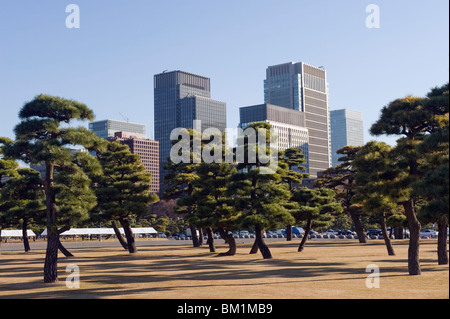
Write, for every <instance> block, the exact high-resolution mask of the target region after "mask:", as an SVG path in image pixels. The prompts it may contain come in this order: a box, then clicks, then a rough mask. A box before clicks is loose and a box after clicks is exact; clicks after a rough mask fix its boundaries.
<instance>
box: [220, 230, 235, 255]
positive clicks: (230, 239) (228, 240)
mask: <svg viewBox="0 0 450 319" xmlns="http://www.w3.org/2000/svg"><path fill="white" fill-rule="evenodd" d="M219 233H220V236H221V237H222V238H223V239H225V241H226V243H227V244H228V247H229V249H228V251H227V252H226V253H221V254H219V256H234V255H235V254H236V241H235V240H234V237H233V235H230V234H228V231H227V230H226V229H223V228H222V227H219Z"/></svg>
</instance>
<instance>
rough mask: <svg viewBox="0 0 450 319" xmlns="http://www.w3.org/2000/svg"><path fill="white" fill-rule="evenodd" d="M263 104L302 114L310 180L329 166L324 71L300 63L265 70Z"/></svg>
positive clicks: (326, 92)
mask: <svg viewBox="0 0 450 319" xmlns="http://www.w3.org/2000/svg"><path fill="white" fill-rule="evenodd" d="M264 100H265V103H270V104H274V105H279V106H282V107H286V108H289V109H293V110H297V111H300V112H303V113H304V115H305V116H304V123H299V124H298V125H300V126H304V127H306V128H307V129H308V134H309V156H308V158H309V172H310V177H311V178H316V177H317V173H318V172H320V171H324V170H326V169H327V168H329V167H330V166H331V141H330V116H329V113H330V112H329V107H328V83H327V77H326V71H325V70H324V69H323V68H322V67H319V68H318V67H315V66H312V65H309V64H306V63H303V62H299V63H293V62H290V63H284V64H279V65H274V66H269V67H268V68H267V70H266V80H265V81H264Z"/></svg>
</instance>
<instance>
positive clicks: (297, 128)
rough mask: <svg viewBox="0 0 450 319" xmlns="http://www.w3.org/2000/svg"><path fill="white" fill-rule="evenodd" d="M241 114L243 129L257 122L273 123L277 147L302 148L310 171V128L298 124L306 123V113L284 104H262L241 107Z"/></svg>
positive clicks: (282, 148)
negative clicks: (291, 108) (283, 105)
mask: <svg viewBox="0 0 450 319" xmlns="http://www.w3.org/2000/svg"><path fill="white" fill-rule="evenodd" d="M239 116H240V123H239V127H240V128H242V129H245V128H246V127H247V126H248V125H249V124H250V123H257V122H266V123H269V124H270V125H272V128H273V129H274V131H275V135H276V137H277V139H276V141H277V144H276V147H277V149H278V150H280V151H283V150H285V149H288V148H292V147H298V148H300V149H301V150H302V153H303V154H304V155H305V159H306V161H307V163H306V164H305V167H306V172H307V173H309V165H308V163H309V160H308V154H309V151H308V129H307V128H305V127H304V126H301V125H299V124H298V123H304V121H305V119H304V117H305V114H304V113H302V112H299V111H296V110H290V109H288V108H286V107H282V106H277V105H272V104H260V105H252V106H246V107H241V108H239Z"/></svg>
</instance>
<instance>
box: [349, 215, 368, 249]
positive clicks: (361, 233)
mask: <svg viewBox="0 0 450 319" xmlns="http://www.w3.org/2000/svg"><path fill="white" fill-rule="evenodd" d="M349 215H350V218H351V219H352V221H353V226H355V232H356V234H357V235H358V240H359V243H360V244H365V243H366V242H367V241H366V234H365V233H364V229H363V227H362V224H361V219H360V218H359V214H357V213H354V212H352V211H351V209H349Z"/></svg>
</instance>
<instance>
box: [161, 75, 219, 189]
mask: <svg viewBox="0 0 450 319" xmlns="http://www.w3.org/2000/svg"><path fill="white" fill-rule="evenodd" d="M194 120H200V121H201V128H196V129H198V130H202V131H203V130H205V129H206V128H209V127H215V128H218V129H220V130H221V131H222V132H224V131H225V128H226V103H224V102H220V101H215V100H212V99H211V91H210V79H209V78H207V77H204V76H200V75H196V74H192V73H188V72H183V71H172V72H163V73H161V74H157V75H155V76H154V121H155V140H156V141H158V142H159V157H160V190H161V192H163V191H164V190H165V187H164V176H165V175H166V174H165V170H164V166H165V165H166V164H167V158H168V157H169V155H170V149H171V148H172V142H171V140H170V133H171V132H172V130H173V129H175V128H193V121H194Z"/></svg>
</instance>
